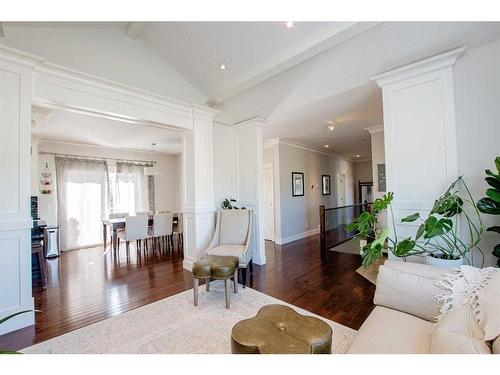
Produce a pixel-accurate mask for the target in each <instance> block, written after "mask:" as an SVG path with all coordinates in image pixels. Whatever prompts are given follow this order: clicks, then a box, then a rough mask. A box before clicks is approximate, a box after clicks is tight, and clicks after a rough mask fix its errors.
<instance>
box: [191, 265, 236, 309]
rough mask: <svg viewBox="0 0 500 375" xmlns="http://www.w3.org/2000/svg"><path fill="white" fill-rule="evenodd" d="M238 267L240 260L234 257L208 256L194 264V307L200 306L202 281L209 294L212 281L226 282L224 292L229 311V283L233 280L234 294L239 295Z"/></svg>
mask: <svg viewBox="0 0 500 375" xmlns="http://www.w3.org/2000/svg"><path fill="white" fill-rule="evenodd" d="M238 267H239V259H238V257H233V256H218V255H208V256H206V257H204V258H202V259H200V260H199V261H198V262H196V263H194V264H193V269H192V271H191V272H192V273H193V284H194V287H193V290H194V305H195V306H198V288H199V285H200V279H205V284H206V288H207V292H208V291H209V290H210V280H211V279H214V280H224V290H225V295H226V308H228V309H229V305H230V302H229V300H230V297H229V293H228V289H229V285H228V282H229V280H230V279H231V278H232V279H233V284H234V292H235V293H238Z"/></svg>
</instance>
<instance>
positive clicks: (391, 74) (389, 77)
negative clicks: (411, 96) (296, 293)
mask: <svg viewBox="0 0 500 375" xmlns="http://www.w3.org/2000/svg"><path fill="white" fill-rule="evenodd" d="M464 52H465V47H460V48H456V49H454V50H451V51H448V52H445V53H441V54H439V55H436V56H433V57H430V58H428V59H424V60H420V61H417V62H415V63H413V64H409V65H406V66H403V67H400V68H397V69H393V70H390V71H388V72H385V73H382V74H379V75H376V76H375V77H372V78H370V80H371V81H375V82H377V84H378V85H379V86H380V87H383V86H386V85H390V84H393V83H397V82H399V81H402V80H405V79H409V78H413V77H416V76H419V75H422V74H426V73H431V72H435V71H437V70H441V69H445V68H449V67H452V66H453V65H454V64H455V62H456V61H457V59H458V57H459V56H460V55H462V54H463V53H464Z"/></svg>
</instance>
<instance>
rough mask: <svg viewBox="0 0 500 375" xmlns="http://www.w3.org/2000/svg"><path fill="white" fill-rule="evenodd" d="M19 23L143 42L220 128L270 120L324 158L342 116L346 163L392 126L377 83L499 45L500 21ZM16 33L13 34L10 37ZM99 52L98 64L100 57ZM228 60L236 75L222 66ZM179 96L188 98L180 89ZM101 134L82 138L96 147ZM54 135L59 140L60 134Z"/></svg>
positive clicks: (140, 142)
mask: <svg viewBox="0 0 500 375" xmlns="http://www.w3.org/2000/svg"><path fill="white" fill-rule="evenodd" d="M6 25H9V24H6ZM16 25H23V27H29V28H31V30H33V29H32V28H34V27H43V28H49V27H52V28H54V27H55V28H61V31H60V33H67V30H68V28H89V29H92V30H94V32H99V33H102V35H107V33H112V32H114V33H121V35H123V38H127V40H128V41H129V42H134V39H137V40H136V41H135V42H137V43H138V44H142V45H144V47H145V48H148V49H150V50H151V51H152V53H153V54H154V55H156V56H159V57H160V58H161V59H162V61H165V62H166V63H167V64H168V65H169V66H170V67H172V68H173V69H175V71H176V72H178V73H179V74H180V75H181V76H182V77H183V78H184V79H185V80H186V81H187V82H189V83H191V85H192V86H193V87H194V88H195V89H196V90H197V91H199V92H200V93H202V95H203V96H204V97H205V99H206V100H207V103H209V104H211V105H213V106H214V107H215V108H217V109H218V110H219V111H220V112H219V115H218V116H217V118H216V120H217V121H219V122H222V123H225V124H235V123H238V122H241V121H244V120H247V119H250V118H253V117H263V118H265V119H268V123H269V124H268V125H267V126H266V128H265V130H264V135H265V139H269V138H273V137H277V138H283V139H291V140H292V141H293V142H296V143H301V144H304V145H307V146H309V147H313V148H316V149H318V150H321V151H324V150H325V149H324V148H323V145H324V144H325V139H327V136H325V134H324V133H322V132H321V127H322V126H323V125H324V122H325V120H326V119H328V118H330V119H332V120H335V119H337V120H338V121H339V125H338V127H337V128H338V131H337V129H336V132H334V133H335V136H334V137H333V138H331V139H328V140H329V143H331V147H330V148H329V149H330V150H331V152H333V153H337V154H340V155H342V156H346V157H351V156H352V155H356V154H360V155H362V157H364V155H365V154H366V153H369V149H368V148H367V147H364V145H363V144H360V143H359V142H360V138H359V137H360V135H361V133H360V132H361V131H362V129H364V128H366V127H369V126H373V125H379V124H380V123H381V122H383V121H382V115H381V110H380V94H379V93H378V91H377V90H376V89H375V88H374V86H373V85H371V86H368V85H370V77H372V76H374V75H376V74H379V73H382V72H385V71H388V70H391V69H394V68H397V67H399V66H402V65H406V64H409V63H412V62H415V61H418V60H421V59H424V58H426V57H430V56H433V55H436V54H438V53H442V52H445V51H448V50H451V49H453V48H457V47H460V46H465V47H466V48H467V50H469V49H471V48H474V47H478V46H480V45H483V44H486V43H489V42H492V41H494V40H497V39H498V38H500V23H499V22H386V23H368V22H297V23H295V25H294V27H293V28H292V29H288V28H287V27H286V25H285V22H145V23H142V22H135V23H125V22H119V23H113V22H102V23H96V22H91V23H77V24H74V23H62V24H58V23H53V22H51V23H18V24H16ZM131 25H132V26H133V27H131ZM108 29H111V30H108ZM25 30H27V29H25ZM40 31H42V30H41V29H40ZM8 32H9V29H8V27H6V34H7V36H8ZM25 34H26V35H30V34H29V33H28V32H27V31H26V32H25ZM93 43H95V44H99V41H98V40H96V41H93ZM129 47H130V46H129ZM96 51H98V50H96ZM466 53H467V51H466ZM95 55H96V56H95V57H94V55H91V56H90V58H93V59H96V58H98V56H97V55H98V53H95ZM97 63H98V62H97ZM221 63H224V64H225V65H226V66H227V70H225V71H222V70H220V69H219V65H220V64H221ZM459 63H460V60H459V61H458V63H457V64H459ZM167 81H168V80H167ZM161 86H162V87H164V86H165V83H164V82H162V83H161ZM172 90H173V91H174V92H176V91H177V92H178V91H179V90H178V89H177V88H176V85H175V84H174V83H172ZM89 126H91V125H89ZM119 126H121V127H124V126H125V125H124V124H120V125H119ZM130 129H131V128H127V130H130ZM132 129H136V128H132ZM99 130H100V129H96V131H97V132H96V133H93V132H90V134H88V133H86V134H79V137H80V138H82V139H83V138H85V139H86V140H87V141H86V142H87V143H88V142H92V143H97V142H99V141H98V140H97V139H96V138H97V134H99V133H98V131H99ZM44 131H45V130H44ZM46 131H49V130H46ZM101 131H102V130H101ZM54 132H55V133H56V131H54ZM55 133H54V134H52V133H51V134H50V136H51V137H55V136H58V135H57V134H55ZM63 133H64V132H63ZM147 133H148V132H145V134H147ZM71 134H72V135H71V136H72V137H74V136H76V135H75V134H76V132H73V133H71ZM59 136H61V135H59ZM154 136H160V135H159V134H154V135H153V137H154ZM102 137H103V139H105V140H106V141H104V142H108V143H109V144H115V143H116V141H117V140H115V139H114V138H112V137H110V135H109V134H103V135H102ZM141 137H142V135H141V136H140V137H138V138H137V139H133V138H134V137H129V136H128V138H125V139H122V140H120V145H119V147H132V148H134V147H137V148H143V147H145V145H147V144H149V143H150V141H149V140H148V139H141ZM143 138H151V136H146V135H144V137H143ZM169 147H170V146H165V150H166V152H171V149H170V148H169Z"/></svg>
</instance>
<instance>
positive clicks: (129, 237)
mask: <svg viewBox="0 0 500 375" xmlns="http://www.w3.org/2000/svg"><path fill="white" fill-rule="evenodd" d="M148 221H149V217H148V216H147V215H138V216H128V217H126V218H125V230H124V231H123V232H118V245H117V251H120V240H122V241H125V244H126V247H127V254H128V252H129V247H130V241H136V244H137V250H138V251H139V250H140V248H141V244H143V245H144V249H145V250H147V248H148V242H147V239H148Z"/></svg>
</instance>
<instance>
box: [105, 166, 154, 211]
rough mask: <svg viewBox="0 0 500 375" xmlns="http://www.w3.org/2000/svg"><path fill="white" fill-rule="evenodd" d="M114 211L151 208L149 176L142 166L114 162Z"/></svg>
mask: <svg viewBox="0 0 500 375" xmlns="http://www.w3.org/2000/svg"><path fill="white" fill-rule="evenodd" d="M115 189H116V190H115V191H116V200H115V203H114V211H115V212H128V213H130V214H134V213H136V212H145V211H149V210H151V209H153V207H150V204H149V201H150V199H149V198H150V196H149V190H150V189H149V178H148V176H146V175H145V174H144V166H143V165H137V164H130V163H122V162H117V163H116V188H115Z"/></svg>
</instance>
